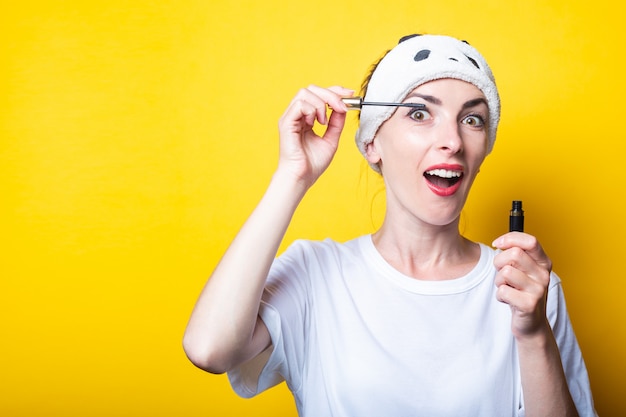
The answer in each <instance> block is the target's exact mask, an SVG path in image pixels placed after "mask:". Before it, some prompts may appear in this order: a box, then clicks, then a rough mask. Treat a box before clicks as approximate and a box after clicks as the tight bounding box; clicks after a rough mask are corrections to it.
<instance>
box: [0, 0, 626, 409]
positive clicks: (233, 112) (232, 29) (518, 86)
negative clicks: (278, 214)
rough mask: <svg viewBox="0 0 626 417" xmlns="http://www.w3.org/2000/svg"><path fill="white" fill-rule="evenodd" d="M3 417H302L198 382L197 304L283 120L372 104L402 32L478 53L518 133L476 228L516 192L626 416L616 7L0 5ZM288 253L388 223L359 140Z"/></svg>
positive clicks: (492, 229) (500, 213)
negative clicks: (330, 97) (322, 98)
mask: <svg viewBox="0 0 626 417" xmlns="http://www.w3.org/2000/svg"><path fill="white" fill-rule="evenodd" d="M2 3H3V4H2V8H1V10H2V12H1V13H0V181H1V182H0V230H1V236H2V240H1V243H0V244H1V245H2V250H1V252H0V280H1V281H0V335H1V341H0V376H1V377H0V415H3V416H29V417H33V416H65V417H69V416H174V415H175V416H236V415H257V416H294V415H295V411H294V406H293V403H292V400H291V398H290V395H289V393H288V391H287V390H286V388H285V387H284V385H283V386H281V387H279V388H277V389H274V390H272V391H270V392H268V393H266V394H263V395H261V396H259V397H258V398H256V399H253V400H243V399H239V398H238V397H236V395H235V394H233V393H232V391H231V390H230V387H229V385H228V382H227V380H226V377H225V376H212V375H209V374H206V373H203V372H201V371H199V370H197V369H195V368H194V367H193V366H192V365H191V364H190V363H189V362H188V361H187V359H186V358H185V356H184V354H183V351H182V348H181V338H182V332H183V329H184V326H185V324H186V321H187V318H188V315H189V313H190V311H191V308H192V306H193V303H194V302H195V299H196V296H197V295H198V293H199V291H200V289H201V287H202V285H203V283H204V281H205V279H206V278H207V276H208V275H209V273H210V271H211V270H212V268H213V266H214V265H215V264H216V263H217V261H218V259H219V257H220V254H221V253H222V252H223V251H224V249H225V248H226V246H227V245H228V243H229V241H230V239H231V238H232V237H233V235H234V234H235V233H236V231H237V229H238V227H239V225H240V224H241V223H242V222H243V221H244V219H245V218H246V216H247V215H248V213H249V212H250V210H251V209H252V208H253V207H254V205H255V203H256V202H257V201H258V199H259V198H260V196H261V194H262V192H263V190H264V187H265V185H266V184H267V182H268V180H269V178H270V176H271V173H272V171H273V169H274V166H275V163H276V156H277V134H276V132H277V129H276V126H277V120H278V118H279V116H280V115H281V113H282V111H283V109H284V108H285V107H286V105H287V103H288V102H289V100H290V99H291V97H292V96H293V95H294V94H295V93H296V91H297V90H298V89H299V88H301V87H304V86H306V85H308V84H310V83H314V84H319V85H323V86H328V85H334V84H341V85H344V86H348V87H352V88H358V87H359V85H360V83H361V79H362V77H363V76H364V75H365V72H366V68H368V67H369V65H370V64H371V63H372V62H373V61H374V60H375V59H376V58H378V56H379V55H380V54H381V53H382V52H383V51H384V50H386V49H388V48H390V47H392V46H393V45H394V44H395V42H396V41H397V39H398V38H399V37H401V36H402V35H405V34H408V33H415V32H421V33H426V32H429V33H446V34H451V35H454V36H458V37H461V38H464V39H467V40H468V41H470V43H472V44H473V45H475V46H476V47H477V48H478V49H479V50H481V51H482V52H483V53H484V55H485V56H486V57H487V59H488V61H489V62H490V64H491V66H492V68H493V70H494V72H495V74H496V78H497V81H498V84H499V86H500V89H501V95H502V102H503V116H502V123H501V128H500V132H499V139H498V142H497V143H496V149H495V153H494V154H492V155H491V156H490V157H489V158H488V160H487V162H486V164H485V166H484V168H483V170H482V172H481V174H480V176H479V178H478V182H477V184H476V186H475V189H474V191H473V194H472V195H471V197H470V200H469V202H468V206H467V208H466V210H465V212H464V216H463V226H464V229H465V231H466V233H467V235H468V236H469V237H471V238H474V239H478V240H481V241H485V242H487V243H489V242H491V241H492V239H493V238H494V237H495V236H497V235H499V234H500V233H502V232H505V231H506V227H507V222H508V210H509V208H510V204H511V203H510V201H511V200H512V199H522V200H523V201H524V208H525V210H526V215H527V217H526V224H527V231H529V232H530V233H534V234H536V235H537V236H538V237H539V238H540V240H541V242H542V243H543V245H544V246H545V248H546V250H547V251H548V253H549V254H550V255H551V257H552V258H553V260H554V264H555V269H556V271H557V272H558V273H559V274H560V275H561V277H562V278H563V281H564V287H565V291H566V295H567V300H568V305H569V309H570V313H571V316H572V320H573V323H574V326H575V329H576V332H577V335H578V338H579V341H580V344H581V346H582V350H583V353H584V355H585V358H586V361H587V364H588V368H589V372H590V376H591V382H592V387H593V389H594V394H595V399H596V403H597V409H598V411H599V412H600V414H601V415H607V416H617V415H626V406H625V405H624V401H623V393H624V390H623V386H624V385H623V375H624V374H625V373H626V369H625V360H624V352H626V331H625V326H624V321H625V319H626V313H625V312H624V309H623V298H624V292H625V290H626V284H625V282H626V280H625V279H624V278H625V276H624V275H625V274H624V269H623V264H622V260H623V257H624V245H623V240H624V236H626V226H625V222H624V214H623V213H624V207H625V205H624V204H625V203H624V192H625V191H626V189H625V186H624V183H623V178H622V176H623V166H624V158H625V154H626V134H625V128H624V100H625V97H626V88H625V83H624V78H623V77H624V75H623V67H624V57H623V55H624V47H625V45H626V42H625V41H626V35H625V32H624V28H623V25H624V18H625V17H626V13H625V11H626V6H624V5H623V3H621V2H610V3H609V2H608V1H607V0H598V1H595V2H593V4H591V5H589V4H587V3H586V2H571V1H565V0H562V1H554V0H553V1H543V0H528V1H524V2H505V1H502V0H485V1H481V2H474V3H472V2H469V3H468V2H467V1H456V0H443V1H438V2H418V1H415V0H410V1H406V0H398V1H394V2H381V1H379V0H361V1H352V0H346V1H337V0H318V1H316V2H300V1H292V0H284V1H232V2H226V1H221V2H220V1H192V0H164V1H154V0H153V1H148V0H143V1H126V0H107V1H101V0H93V1H82V0H68V1H47V2H35V1H29V0H23V1H20V2H9V1H6V0H3V1H2ZM355 128H356V125H355V118H354V117H352V118H351V120H350V123H349V125H348V126H347V128H346V132H345V134H344V140H343V142H342V145H341V148H340V150H339V153H338V155H337V158H336V161H335V163H334V164H333V165H332V166H331V168H330V169H329V171H328V172H327V173H326V175H325V176H324V177H323V178H322V179H321V180H320V181H319V183H318V184H317V185H316V186H315V187H314V189H313V190H311V193H310V194H309V195H308V196H307V197H306V199H305V201H304V202H303V204H302V207H301V209H300V210H299V212H298V213H297V215H296V217H295V219H294V221H293V224H292V227H291V229H290V230H289V233H288V235H287V237H286V240H285V244H286V243H289V242H291V241H292V240H293V239H295V238H298V237H307V238H324V237H327V236H330V237H333V238H335V239H338V240H343V239H348V238H350V237H353V236H356V235H358V234H363V233H368V232H371V231H373V230H374V229H375V227H376V225H377V224H379V223H380V219H381V210H382V207H383V203H384V197H383V196H381V194H380V193H379V191H380V188H381V182H380V181H379V180H378V179H377V177H376V175H374V174H373V173H371V172H370V171H369V170H368V168H367V167H366V165H365V163H364V162H363V161H362V158H361V157H360V155H359V154H358V152H357V151H356V148H355V146H354V144H353V139H352V138H353V134H354V131H355Z"/></svg>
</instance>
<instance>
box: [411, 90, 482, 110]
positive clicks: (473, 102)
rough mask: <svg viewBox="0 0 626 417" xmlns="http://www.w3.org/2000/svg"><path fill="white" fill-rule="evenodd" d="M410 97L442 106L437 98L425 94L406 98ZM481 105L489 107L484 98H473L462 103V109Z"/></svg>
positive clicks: (416, 94)
mask: <svg viewBox="0 0 626 417" xmlns="http://www.w3.org/2000/svg"><path fill="white" fill-rule="evenodd" d="M410 97H417V98H421V99H422V100H424V101H427V102H429V103H432V104H435V105H437V106H441V105H442V104H443V102H442V101H441V100H440V99H438V98H437V97H434V96H429V95H426V94H419V93H411V94H409V95H408V96H406V98H410ZM483 103H484V104H485V105H486V106H487V107H489V105H488V104H487V100H486V99H485V98H483V97H478V98H475V99H473V100H469V101H467V102H465V103H463V108H464V109H468V108H471V107H475V106H478V105H479V104H483Z"/></svg>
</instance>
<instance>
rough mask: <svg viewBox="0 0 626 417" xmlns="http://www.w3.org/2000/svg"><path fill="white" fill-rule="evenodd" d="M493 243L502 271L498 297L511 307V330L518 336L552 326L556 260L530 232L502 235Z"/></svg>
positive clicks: (498, 275)
mask: <svg viewBox="0 0 626 417" xmlns="http://www.w3.org/2000/svg"><path fill="white" fill-rule="evenodd" d="M493 246H494V247H496V248H498V249H501V250H502V252H500V253H499V254H497V255H496V257H495V259H494V265H495V267H496V269H497V270H498V273H497V274H496V278H495V284H496V286H497V287H498V289H497V292H496V297H497V299H498V300H499V301H501V302H503V303H506V304H508V305H509V306H510V307H511V311H512V313H513V318H512V322H511V330H512V331H513V335H514V336H515V338H516V339H518V340H522V339H525V338H531V337H532V336H535V335H538V334H539V333H540V332H542V331H545V330H547V327H546V326H548V327H549V323H548V320H547V318H546V302H547V295H548V285H549V284H550V272H551V270H552V261H550V258H548V256H547V255H546V254H545V252H544V251H543V249H542V247H541V245H540V244H539V242H538V241H537V239H536V238H535V237H534V236H532V235H529V234H526V233H520V232H510V233H507V234H505V235H502V236H500V237H499V238H497V239H496V240H495V241H494V242H493Z"/></svg>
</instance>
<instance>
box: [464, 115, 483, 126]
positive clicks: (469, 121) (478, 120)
mask: <svg viewBox="0 0 626 417" xmlns="http://www.w3.org/2000/svg"><path fill="white" fill-rule="evenodd" d="M463 123H464V124H466V125H469V126H474V127H483V126H484V125H485V121H484V120H483V118H482V117H480V116H476V115H471V116H467V117H466V118H464V119H463Z"/></svg>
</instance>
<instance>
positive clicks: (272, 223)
mask: <svg viewBox="0 0 626 417" xmlns="http://www.w3.org/2000/svg"><path fill="white" fill-rule="evenodd" d="M305 191H306V186H304V185H302V184H301V183H299V182H297V181H294V180H292V179H291V178H290V177H289V176H286V175H281V174H279V173H277V174H275V175H274V177H273V178H272V181H271V182H270V185H269V187H268V189H267V191H266V193H265V195H264V196H263V198H262V200H261V201H260V202H259V204H258V205H257V207H256V208H255V210H254V211H253V213H252V214H251V215H250V217H249V218H248V220H247V221H246V223H245V224H244V226H243V227H242V229H241V230H240V231H239V233H238V234H237V236H236V237H235V239H234V240H233V242H232V243H231V245H230V246H229V248H228V250H227V251H226V253H225V254H224V256H223V258H222V259H221V261H220V262H219V264H218V265H217V267H216V268H215V270H214V272H213V274H212V275H211V277H210V279H209V281H208V282H207V284H206V286H205V288H204V289H203V291H202V293H201V295H200V297H199V299H198V301H197V303H196V306H195V308H194V311H193V313H192V315H191V318H190V320H189V324H188V326H187V329H186V332H185V337H184V342H183V343H184V348H185V351H186V352H187V355H188V356H189V357H190V359H191V360H192V362H194V363H195V364H196V365H197V366H199V367H201V368H203V369H206V370H210V371H212V372H224V371H226V370H228V369H230V368H231V367H232V366H234V365H235V364H237V363H238V362H240V361H242V360H245V359H247V358H246V356H249V355H251V354H254V353H255V352H254V351H256V350H259V349H261V350H262V349H263V347H264V346H258V343H259V341H258V340H255V341H254V343H255V344H256V345H254V344H253V336H254V332H255V328H256V325H257V316H258V310H259V305H260V300H261V295H262V293H263V287H264V284H265V281H266V278H267V275H268V272H269V269H270V267H271V264H272V262H273V260H274V258H275V257H276V253H277V251H278V248H279V245H280V243H281V241H282V239H283V237H284V234H285V231H286V229H287V227H288V225H289V222H290V220H291V218H292V216H293V213H294V212H295V210H296V208H297V206H298V204H299V202H300V200H301V199H302V197H303V195H304V193H305ZM266 342H267V343H269V341H266ZM253 345H254V346H253ZM251 350H252V352H251ZM259 351H260V350H259ZM256 353H258V352H256Z"/></svg>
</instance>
